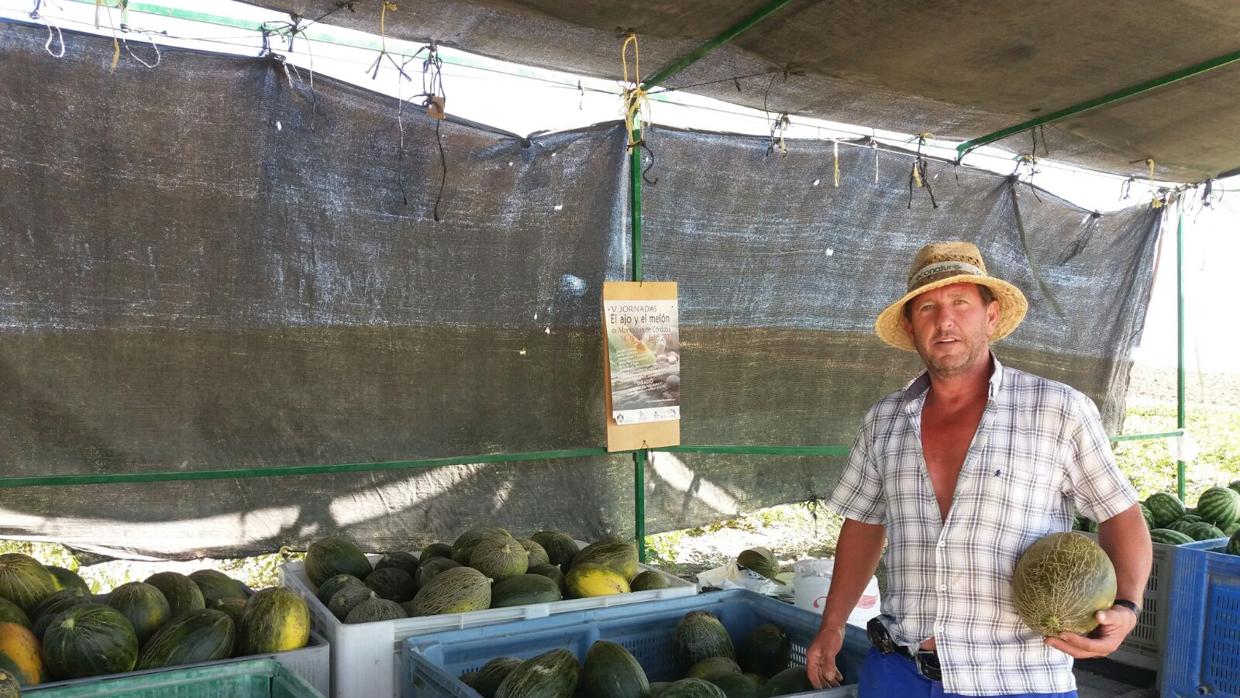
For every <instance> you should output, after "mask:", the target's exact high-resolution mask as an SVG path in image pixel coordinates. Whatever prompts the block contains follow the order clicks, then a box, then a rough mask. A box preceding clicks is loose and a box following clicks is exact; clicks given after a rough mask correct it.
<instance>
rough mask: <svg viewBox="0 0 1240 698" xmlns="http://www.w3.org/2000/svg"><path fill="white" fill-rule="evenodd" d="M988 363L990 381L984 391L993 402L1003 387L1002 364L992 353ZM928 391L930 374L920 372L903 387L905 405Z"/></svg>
mask: <svg viewBox="0 0 1240 698" xmlns="http://www.w3.org/2000/svg"><path fill="white" fill-rule="evenodd" d="M990 361H991V366H992V367H993V370H992V371H991V373H990V381H989V385H988V387H987V389H986V391H987V397H988V398H990V399H991V400H995V399H997V398H998V397H999V389H1000V388H1001V387H1003V364H1002V363H1000V362H999V357H997V356H995V354H994V352H991V353H990ZM928 390H930V373H929V372H928V371H922V372H921V375H919V376H917V377H916V378H914V379H913V380H911V381H909V382H908V385H905V386H904V401H905V403H906V404H908V403H911V402H913V401H915V400H917V399H918V398H922V397H925V394H926V391H928Z"/></svg>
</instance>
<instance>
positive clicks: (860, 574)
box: [822, 519, 886, 630]
mask: <svg viewBox="0 0 1240 698" xmlns="http://www.w3.org/2000/svg"><path fill="white" fill-rule="evenodd" d="M885 533H886V529H885V528H884V527H882V526H878V525H874V524H865V523H861V522H860V521H854V520H853V519H844V528H843V529H841V530H840V538H839V542H838V543H836V546H835V568H834V570H833V571H832V572H831V589H830V591H828V592H827V605H826V608H825V609H824V610H823V612H822V627H823V628H831V629H835V630H839V629H842V628H843V627H844V623H845V622H846V621H847V620H848V614H850V613H852V610H853V608H854V607H856V605H857V601H859V600H860V599H861V593H862V592H864V591H865V587H866V585H867V584H869V582H870V577H872V576H873V575H874V570H875V568H877V567H878V559H879V557H881V556H882V553H883V536H884V535H885Z"/></svg>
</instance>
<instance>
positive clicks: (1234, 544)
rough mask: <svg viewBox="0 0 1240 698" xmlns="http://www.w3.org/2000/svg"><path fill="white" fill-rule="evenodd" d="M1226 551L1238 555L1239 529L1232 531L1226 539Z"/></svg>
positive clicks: (1239, 553)
mask: <svg viewBox="0 0 1240 698" xmlns="http://www.w3.org/2000/svg"><path fill="white" fill-rule="evenodd" d="M1227 552H1229V553H1231V554H1232V555H1240V530H1237V531H1235V532H1234V533H1232V534H1231V537H1230V538H1228V539H1227Z"/></svg>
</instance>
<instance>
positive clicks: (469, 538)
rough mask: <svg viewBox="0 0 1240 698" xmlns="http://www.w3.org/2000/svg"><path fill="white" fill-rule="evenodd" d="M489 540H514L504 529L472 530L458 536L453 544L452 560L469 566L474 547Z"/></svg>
mask: <svg viewBox="0 0 1240 698" xmlns="http://www.w3.org/2000/svg"><path fill="white" fill-rule="evenodd" d="M487 538H512V536H511V535H510V534H509V533H508V531H505V530H504V529H502V528H471V529H469V530H468V531H466V532H464V533H462V534H461V535H459V536H457V538H456V540H455V541H453V542H452V559H453V560H456V561H457V562H458V563H459V564H462V565H468V564H469V556H470V555H472V554H473V552H474V546H476V545H478V544H479V543H481V542H482V541H483V540H484V539H487Z"/></svg>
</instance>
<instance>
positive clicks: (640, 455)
mask: <svg viewBox="0 0 1240 698" xmlns="http://www.w3.org/2000/svg"><path fill="white" fill-rule="evenodd" d="M630 136H631V139H632V142H633V143H637V142H639V141H641V139H642V129H641V116H640V114H634V115H633V132H632V133H631V134H630ZM629 215H630V224H631V226H632V235H633V281H641V280H642V151H641V148H629ZM648 458H649V454H648V453H647V451H646V450H645V449H641V450H639V451H636V452H634V453H633V530H634V537H635V538H637V541H636V542H637V559H638V560H640V561H641V562H645V561H646V460H647V459H648Z"/></svg>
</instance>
